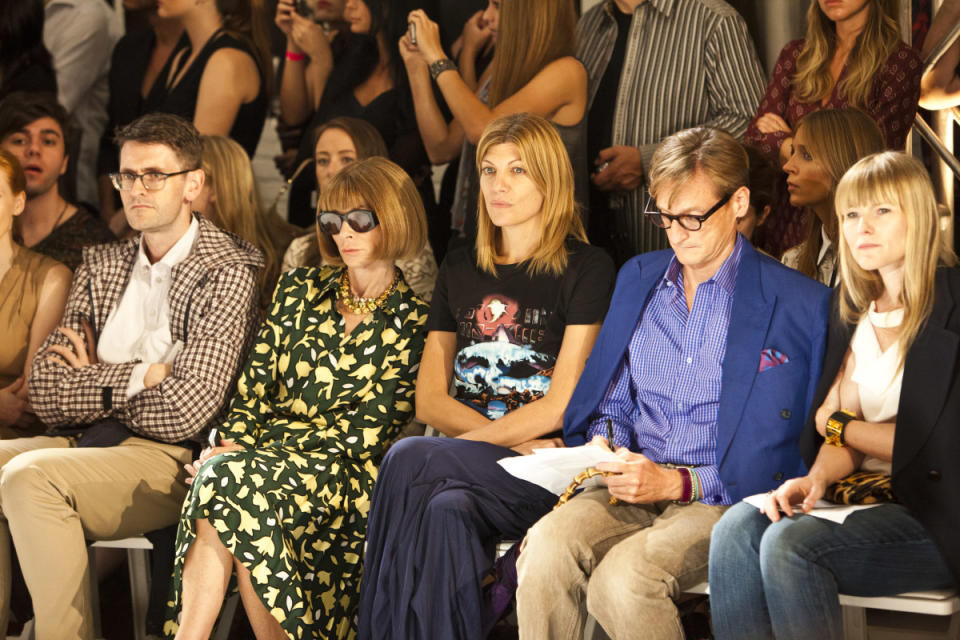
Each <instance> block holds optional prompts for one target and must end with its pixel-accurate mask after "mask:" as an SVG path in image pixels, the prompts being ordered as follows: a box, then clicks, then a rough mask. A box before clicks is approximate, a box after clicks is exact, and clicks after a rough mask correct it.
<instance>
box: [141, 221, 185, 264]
mask: <svg viewBox="0 0 960 640" xmlns="http://www.w3.org/2000/svg"><path fill="white" fill-rule="evenodd" d="M199 231H200V223H199V222H197V218H196V217H192V218H191V220H190V226H189V227H187V232H186V233H184V234H183V235H182V236H180V239H179V240H177V242H176V243H175V244H174V245H173V246H172V247H170V250H169V251H167V252H166V253H165V254H164V256H163V257H162V258H160V259H159V260H158V261H157V262H156V263H154V264H150V258H148V257H147V251H146V249H144V247H143V236H142V235H141V236H140V249H139V251H138V252H137V264H138V265H140V266H143V267H146V268H147V269H148V270H149V269H150V268H151V267H154V266H156V265H160V264H162V265H165V266H166V267H167V268H169V269H173V268H174V267H175V266H177V265H178V264H180V263H181V262H183V261H184V260H186V259H187V256H189V255H190V252H191V251H192V250H193V243H194V241H196V239H197V233H199Z"/></svg>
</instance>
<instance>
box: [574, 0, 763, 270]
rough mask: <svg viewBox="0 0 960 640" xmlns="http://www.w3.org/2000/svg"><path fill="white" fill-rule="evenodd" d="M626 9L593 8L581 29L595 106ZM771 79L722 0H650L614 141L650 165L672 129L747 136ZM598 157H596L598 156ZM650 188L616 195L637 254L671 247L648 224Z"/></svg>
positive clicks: (633, 31)
mask: <svg viewBox="0 0 960 640" xmlns="http://www.w3.org/2000/svg"><path fill="white" fill-rule="evenodd" d="M612 11H619V9H617V8H616V7H615V6H614V5H613V0H607V1H606V2H603V3H601V4H598V5H597V6H595V7H593V8H592V9H590V10H589V11H587V13H585V14H584V15H583V17H582V18H581V19H580V24H579V25H578V27H577V38H578V40H577V42H578V44H577V57H578V58H579V59H580V61H581V62H582V63H583V65H584V67H586V69H587V74H588V76H589V87H588V92H587V99H588V104H587V107H588V108H591V107H592V105H593V99H594V97H595V96H596V94H597V88H598V87H599V85H600V81H601V80H602V78H603V75H604V72H605V71H606V68H607V65H608V64H609V62H610V57H611V54H612V53H613V48H614V45H615V44H616V40H617V22H616V20H615V19H614V18H613V15H612V13H611V12H612ZM763 88H764V77H763V72H762V70H761V68H760V61H759V60H758V58H757V53H756V50H755V49H754V47H753V41H752V40H751V39H750V35H749V33H748V32H747V26H746V23H745V22H744V21H743V18H742V17H740V14H738V13H737V12H736V11H735V10H734V9H733V8H732V7H731V6H730V5H728V4H727V3H726V2H722V1H721V0H647V1H646V2H642V3H640V5H638V6H637V8H636V9H634V12H633V19H632V21H631V24H630V36H629V39H628V42H627V49H626V53H625V54H624V60H623V72H622V73H621V75H620V85H619V89H618V91H617V102H616V106H615V109H614V122H613V135H612V140H611V144H612V145H614V146H618V145H630V146H634V147H638V148H639V149H640V153H641V155H642V157H643V163H644V166H645V167H649V166H650V160H651V158H652V157H653V152H654V151H655V150H656V147H657V145H658V144H659V143H660V141H661V140H662V139H663V138H665V137H667V136H669V135H670V134H672V133H674V132H676V131H680V130H682V129H687V128H689V127H694V126H697V125H702V124H707V125H712V126H715V127H718V128H720V129H726V130H727V131H729V132H730V133H732V134H733V135H735V136H738V137H739V136H742V135H743V132H744V130H745V129H746V128H747V123H748V122H749V121H750V118H752V117H753V114H754V112H755V111H756V107H757V103H758V102H759V101H760V96H761V94H762V93H763ZM592 161H593V158H588V162H592ZM645 201H646V189H644V188H638V189H635V190H633V191H632V192H630V193H627V194H625V195H614V196H611V209H613V210H614V212H615V215H616V227H617V229H618V231H619V232H620V233H623V234H625V235H626V236H627V238H629V240H630V242H631V244H632V245H633V248H634V250H635V251H636V252H637V253H641V252H644V251H652V250H654V249H662V248H665V247H667V239H666V234H665V233H664V232H663V231H662V230H661V229H659V228H658V227H654V226H653V225H650V224H644V223H643V215H642V214H643V205H644V202H645Z"/></svg>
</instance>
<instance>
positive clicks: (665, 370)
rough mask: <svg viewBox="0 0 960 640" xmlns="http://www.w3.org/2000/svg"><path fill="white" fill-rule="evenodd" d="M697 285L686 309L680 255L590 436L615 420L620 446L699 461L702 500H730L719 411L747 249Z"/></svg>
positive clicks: (656, 292)
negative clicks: (721, 462) (721, 465)
mask: <svg viewBox="0 0 960 640" xmlns="http://www.w3.org/2000/svg"><path fill="white" fill-rule="evenodd" d="M743 243H744V239H743V236H741V235H739V234H738V235H737V242H736V244H735V245H734V248H733V251H732V252H731V254H730V256H729V257H728V258H727V259H726V260H725V261H724V262H723V264H722V265H721V266H720V268H719V269H718V270H717V272H716V273H715V274H714V275H713V277H712V278H710V279H709V280H707V281H706V282H703V283H702V284H700V285H699V286H698V287H697V291H696V294H695V297H694V301H693V307H692V308H691V309H690V310H689V312H688V311H687V302H686V297H685V295H684V292H683V270H682V268H681V265H680V263H679V262H678V261H677V259H676V257H674V258H673V260H671V261H670V264H669V265H668V266H667V270H666V272H664V276H663V278H662V279H661V280H660V282H659V283H658V284H657V285H656V286H655V287H654V288H653V292H652V294H651V296H650V300H649V301H648V302H647V305H646V307H645V308H644V311H643V315H642V316H641V320H640V322H639V323H638V324H637V328H636V330H635V331H634V333H633V337H632V338H631V339H630V344H629V346H628V347H627V354H626V356H625V357H624V360H623V362H622V363H621V365H620V368H619V369H618V370H617V373H616V375H614V377H613V379H612V380H611V381H610V386H609V387H607V392H606V394H605V395H604V398H603V400H601V401H600V404H599V405H598V406H597V410H596V411H595V412H594V413H593V415H592V416H591V417H590V429H589V431H588V433H587V435H588V440H589V439H591V438H593V437H594V436H597V435H606V422H607V419H610V420H611V422H612V424H613V441H614V444H615V445H616V446H620V447H627V448H629V449H631V450H632V451H637V452H639V453H642V454H643V455H645V456H646V457H648V458H649V459H650V460H652V461H653V462H657V463H672V464H680V465H690V466H696V467H697V476H698V477H699V479H700V483H701V486H702V495H703V496H704V497H703V502H705V503H707V504H730V502H731V501H730V497H729V495H728V494H727V492H726V490H725V489H724V488H723V485H722V483H721V482H720V477H719V472H718V470H717V410H718V408H719V406H720V381H721V378H722V375H723V357H724V355H725V354H726V352H727V329H728V327H729V326H730V311H731V309H732V307H733V293H734V287H735V284H736V279H737V270H738V268H739V266H740V253H741V251H742V249H743Z"/></svg>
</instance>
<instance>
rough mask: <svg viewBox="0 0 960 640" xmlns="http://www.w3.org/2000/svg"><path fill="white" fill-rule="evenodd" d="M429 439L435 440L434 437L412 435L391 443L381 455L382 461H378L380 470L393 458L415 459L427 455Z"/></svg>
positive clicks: (429, 445)
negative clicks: (388, 448) (385, 452)
mask: <svg viewBox="0 0 960 640" xmlns="http://www.w3.org/2000/svg"><path fill="white" fill-rule="evenodd" d="M431 440H436V438H428V437H425V436H412V437H410V438H403V439H402V440H398V441H397V442H395V443H393V444H392V445H391V446H390V450H389V451H387V454H386V455H385V456H384V457H383V462H381V463H380V469H381V471H382V470H383V468H384V467H386V466H388V465H390V464H391V463H392V462H393V461H395V460H401V461H402V460H417V459H421V458H423V457H424V456H426V455H427V451H429V449H430V447H431V442H430V441H431Z"/></svg>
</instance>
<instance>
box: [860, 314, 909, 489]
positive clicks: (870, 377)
mask: <svg viewBox="0 0 960 640" xmlns="http://www.w3.org/2000/svg"><path fill="white" fill-rule="evenodd" d="M875 308H876V304H875V303H871V305H870V309H869V311H868V312H867V313H866V314H865V315H864V316H863V318H861V319H860V322H859V323H858V324H857V329H856V331H855V332H854V334H853V339H852V340H851V341H850V348H851V349H852V350H853V355H854V357H855V358H856V368H855V369H854V371H853V376H852V379H853V381H854V382H855V383H856V384H857V389H858V391H859V394H860V409H861V411H862V412H863V418H864V420H866V421H867V422H889V421H890V420H891V419H893V418H895V417H896V415H897V408H898V406H899V404H900V386H901V384H902V383H903V369H898V366H899V356H900V353H899V345H900V341H899V340H897V341H896V342H894V343H893V344H891V345H890V346H889V347H887V350H886V351H881V350H880V343H879V342H878V341H877V334H876V332H874V330H873V328H874V327H879V328H889V327H898V326H900V324H901V323H902V322H903V309H895V310H893V311H887V312H885V313H879V312H877V311H876V310H875ZM860 469H862V470H863V471H874V472H877V473H885V474H887V475H889V474H890V463H889V462H886V461H883V460H879V459H877V458H873V457H871V456H866V457H865V458H864V459H863V463H862V464H861V465H860Z"/></svg>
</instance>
